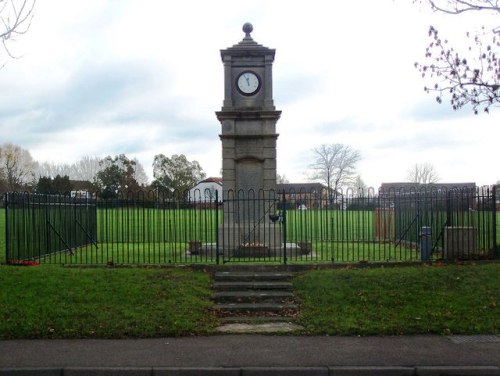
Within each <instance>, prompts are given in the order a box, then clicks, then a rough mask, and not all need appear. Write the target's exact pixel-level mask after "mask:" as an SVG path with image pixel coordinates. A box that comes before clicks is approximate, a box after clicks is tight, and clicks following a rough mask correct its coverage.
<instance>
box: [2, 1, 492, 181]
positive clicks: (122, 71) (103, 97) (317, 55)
mask: <svg viewBox="0 0 500 376" xmlns="http://www.w3.org/2000/svg"><path fill="white" fill-rule="evenodd" d="M34 14H35V16H34V18H33V21H32V25H31V28H30V30H29V32H28V33H27V34H25V35H23V36H22V37H20V38H18V40H17V41H15V43H12V44H11V45H10V46H11V50H12V52H13V53H14V54H16V55H18V56H19V57H20V58H19V59H16V60H11V61H9V62H8V64H7V65H6V66H5V67H4V68H3V69H1V70H0V88H1V91H0V143H4V142H12V143H15V144H18V145H20V146H21V147H23V148H25V149H28V150H29V151H30V152H31V154H32V156H33V158H34V159H35V160H37V161H38V162H44V161H49V162H55V163H72V162H75V161H77V160H79V159H80V158H81V157H82V156H99V157H105V156H107V155H112V156H114V155H117V154H120V153H125V154H126V155H127V156H128V157H129V158H134V157H136V158H138V159H139V161H140V162H141V163H142V165H143V166H144V168H145V170H146V172H147V173H148V174H149V176H150V178H152V170H151V164H152V162H153V157H154V156H155V155H156V154H160V153H163V154H165V155H167V156H171V155H172V154H180V153H182V154H185V155H186V156H187V158H188V159H189V160H197V161H199V162H200V164H201V166H202V167H203V169H204V171H205V172H206V173H207V175H209V176H219V175H220V168H221V141H220V139H219V137H218V135H219V133H220V123H219V122H218V120H217V118H216V116H215V111H219V110H220V108H221V106H222V100H223V65H222V62H221V58H220V50H221V49H224V48H227V47H230V46H232V45H233V44H236V43H238V42H239V41H241V39H242V38H243V37H244V33H243V32H242V30H241V27H242V25H243V23H245V22H251V23H252V24H253V26H254V32H253V33H252V37H253V39H254V40H255V41H257V42H258V43H260V44H263V45H264V46H266V47H270V48H275V49H276V59H275V63H274V68H273V76H274V86H273V89H274V103H275V106H276V108H277V109H278V110H282V116H281V119H280V120H279V121H278V123H277V131H278V133H279V134H280V136H279V138H278V173H279V174H281V175H285V176H286V177H287V178H288V179H289V180H290V182H304V181H307V180H308V178H307V174H306V170H307V167H308V165H309V164H310V163H311V161H312V158H313V154H312V149H313V148H315V147H317V146H319V145H320V144H322V143H342V144H346V145H349V146H351V147H352V148H354V149H358V150H359V151H360V152H361V155H362V161H361V162H360V163H359V165H358V171H359V174H360V175H361V178H362V179H363V180H364V181H365V182H366V183H367V184H368V185H369V186H373V187H375V188H377V187H378V186H379V185H380V183H382V182H395V181H405V180H406V177H407V171H408V169H409V168H410V167H411V166H413V165H415V164H416V163H431V164H432V165H434V167H435V169H436V170H437V172H438V174H439V175H440V177H441V182H447V183H449V182H476V183H477V184H478V185H483V184H492V183H495V182H496V181H498V180H499V179H500V168H499V167H498V166H499V154H498V148H499V146H500V137H499V135H500V131H499V130H500V109H499V108H496V109H493V111H492V113H491V114H490V115H486V114H480V115H477V116H475V115H474V114H473V113H472V111H471V110H470V109H469V108H467V109H463V110H461V111H459V112H454V111H453V110H451V109H450V108H449V106H448V105H447V103H448V100H447V99H445V100H444V103H443V104H441V105H439V104H437V103H436V101H435V99H434V97H435V95H429V94H426V93H425V92H424V90H423V87H424V85H425V82H424V81H423V80H422V78H421V77H420V74H419V72H418V70H417V69H415V67H414V63H415V62H416V61H421V60H422V57H423V56H424V54H425V47H426V46H427V44H428V36H427V31H428V28H429V26H430V25H431V24H433V25H435V26H441V28H440V31H441V33H442V34H445V33H448V34H447V35H449V39H450V41H454V40H457V41H458V40H461V39H463V36H464V35H465V31H466V30H465V29H463V25H465V24H467V25H468V29H467V30H469V31H473V30H474V28H475V27H476V26H477V25H480V24H481V23H483V22H484V16H482V15H481V14H479V13H476V14H474V15H466V16H464V17H461V18H458V17H455V16H444V15H439V14H433V13H432V12H431V11H430V10H427V9H426V8H425V7H424V6H422V5H418V4H417V5H415V4H413V1H412V0H377V1H373V0H358V1H319V0H310V1H292V0H288V1H278V0H276V1H269V0H252V1H239V0H226V1H219V0H217V1H206V0H183V1H178V2H170V1H160V0H158V1H153V0H147V1H145V0H128V1H126V0H119V1H118V0H116V1H111V0H110V1H102V0H86V1H67V0H43V1H38V3H37V4H36V8H35V13H34ZM497 17H498V16H497ZM490 21H491V19H490V20H487V21H486V22H490ZM441 29H442V30H441ZM454 38H456V39H454Z"/></svg>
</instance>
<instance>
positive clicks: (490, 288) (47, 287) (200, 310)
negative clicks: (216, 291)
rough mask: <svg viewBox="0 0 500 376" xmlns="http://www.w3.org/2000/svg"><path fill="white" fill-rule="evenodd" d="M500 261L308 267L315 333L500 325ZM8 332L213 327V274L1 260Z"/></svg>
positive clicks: (96, 334) (1, 332)
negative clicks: (16, 264) (17, 263)
mask: <svg viewBox="0 0 500 376" xmlns="http://www.w3.org/2000/svg"><path fill="white" fill-rule="evenodd" d="M499 280H500V264H498V263H497V264H482V265H467V266H466V265H448V266H442V267H440V266H431V267H404V268H403V267H402V268H391V269H387V268H377V269H333V270H314V271H308V272H305V273H303V274H301V275H299V276H298V277H296V278H295V280H294V287H295V291H296V294H297V296H298V299H299V302H300V306H301V313H300V316H299V323H300V324H302V325H303V326H304V328H305V330H304V334H309V335H325V334H328V335H404V334H427V333H437V334H478V333H488V334H500V310H499V307H498V305H499V303H500V290H499V289H498V281H499ZM0 286H2V288H1V289H0V339H13V338H146V337H159V336H181V335H209V334H213V333H214V328H215V326H216V325H217V322H218V320H217V318H216V316H215V314H214V312H213V311H212V310H211V307H212V305H213V303H212V301H211V300H210V295H211V289H210V286H211V280H210V275H209V274H208V273H205V272H202V271H192V270H189V269H176V268H63V267H60V266H53V265H42V266H37V267H14V266H0Z"/></svg>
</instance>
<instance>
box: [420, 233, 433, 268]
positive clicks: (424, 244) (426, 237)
mask: <svg viewBox="0 0 500 376" xmlns="http://www.w3.org/2000/svg"><path fill="white" fill-rule="evenodd" d="M431 235H432V230H431V228H430V227H429V226H422V227H421V229H420V259H421V260H422V261H428V260H429V258H430V256H431V250H432V240H431Z"/></svg>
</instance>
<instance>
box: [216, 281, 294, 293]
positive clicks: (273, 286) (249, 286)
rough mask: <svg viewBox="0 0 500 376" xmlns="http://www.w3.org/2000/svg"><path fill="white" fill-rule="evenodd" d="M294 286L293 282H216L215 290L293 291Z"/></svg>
mask: <svg viewBox="0 0 500 376" xmlns="http://www.w3.org/2000/svg"><path fill="white" fill-rule="evenodd" d="M292 288H293V285H292V282H281V281H277V282H276V281H273V282H265V281H261V282H253V281H249V282H239V281H230V282H215V283H214V284H213V289H214V290H215V291H245V290H285V291H291V290H292Z"/></svg>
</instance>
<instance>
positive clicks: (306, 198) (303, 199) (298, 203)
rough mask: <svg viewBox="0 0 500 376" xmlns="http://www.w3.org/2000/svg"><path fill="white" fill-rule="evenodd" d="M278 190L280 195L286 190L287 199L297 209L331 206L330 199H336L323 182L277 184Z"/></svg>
mask: <svg viewBox="0 0 500 376" xmlns="http://www.w3.org/2000/svg"><path fill="white" fill-rule="evenodd" d="M276 191H277V192H278V194H280V195H282V194H283V192H284V194H285V199H286V201H287V202H288V203H289V205H290V206H292V207H294V208H296V209H318V208H322V207H325V206H329V205H328V202H329V200H333V199H334V197H333V195H331V194H330V195H329V194H328V187H327V186H326V185H323V184H321V183H284V184H277V185H276ZM329 196H330V197H329Z"/></svg>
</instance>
